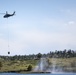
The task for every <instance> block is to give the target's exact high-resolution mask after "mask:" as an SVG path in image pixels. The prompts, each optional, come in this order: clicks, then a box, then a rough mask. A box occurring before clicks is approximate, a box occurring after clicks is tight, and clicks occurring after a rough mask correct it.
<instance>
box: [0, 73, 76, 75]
mask: <svg viewBox="0 0 76 75" xmlns="http://www.w3.org/2000/svg"><path fill="white" fill-rule="evenodd" d="M0 75H76V73H62V74H60V73H59V74H56V73H55V74H51V73H50V74H20V73H0Z"/></svg>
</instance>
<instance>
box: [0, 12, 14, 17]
mask: <svg viewBox="0 0 76 75" xmlns="http://www.w3.org/2000/svg"><path fill="white" fill-rule="evenodd" d="M0 14H5V15H4V16H3V18H8V17H11V16H14V15H15V11H14V12H13V13H12V14H8V12H7V11H6V13H0Z"/></svg>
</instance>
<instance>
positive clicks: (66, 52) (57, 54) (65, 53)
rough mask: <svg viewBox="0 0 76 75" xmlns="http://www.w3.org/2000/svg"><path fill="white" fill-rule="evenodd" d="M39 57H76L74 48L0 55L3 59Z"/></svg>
mask: <svg viewBox="0 0 76 75" xmlns="http://www.w3.org/2000/svg"><path fill="white" fill-rule="evenodd" d="M41 57H49V58H71V57H76V50H71V49H69V50H66V49H65V50H63V51H61V50H60V51H59V50H55V51H54V52H52V51H50V52H49V53H47V54H41V53H38V54H30V55H15V56H1V55H0V59H3V60H28V59H30V60H32V59H40V58H41Z"/></svg>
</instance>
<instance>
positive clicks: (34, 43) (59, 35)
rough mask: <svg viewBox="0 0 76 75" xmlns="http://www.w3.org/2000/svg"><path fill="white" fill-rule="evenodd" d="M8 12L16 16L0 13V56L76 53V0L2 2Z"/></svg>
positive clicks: (1, 9)
mask: <svg viewBox="0 0 76 75" xmlns="http://www.w3.org/2000/svg"><path fill="white" fill-rule="evenodd" d="M6 11H7V12H8V13H10V14H12V13H13V12H14V11H16V14H15V16H13V17H9V18H8V19H5V18H3V16H4V15H3V14H0V55H8V51H10V55H28V54H37V53H48V52H50V51H55V50H64V49H67V50H68V49H72V50H76V0H0V13H5V12H6ZM8 45H9V47H8Z"/></svg>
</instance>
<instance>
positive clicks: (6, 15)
mask: <svg viewBox="0 0 76 75" xmlns="http://www.w3.org/2000/svg"><path fill="white" fill-rule="evenodd" d="M10 16H13V15H11V14H5V15H4V16H3V17H4V18H8V17H10Z"/></svg>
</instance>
